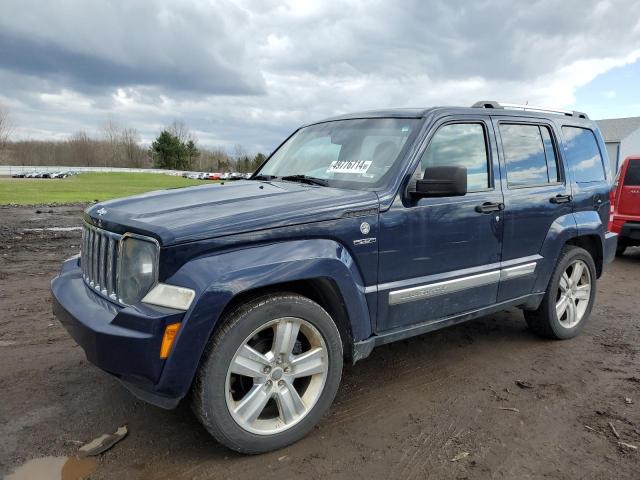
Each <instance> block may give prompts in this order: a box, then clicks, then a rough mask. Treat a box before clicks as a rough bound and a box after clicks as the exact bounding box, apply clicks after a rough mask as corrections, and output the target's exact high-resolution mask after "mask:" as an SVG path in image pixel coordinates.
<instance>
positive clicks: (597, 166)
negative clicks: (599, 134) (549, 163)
mask: <svg viewBox="0 0 640 480" xmlns="http://www.w3.org/2000/svg"><path fill="white" fill-rule="evenodd" d="M562 133H563V135H564V139H565V141H566V143H567V160H568V162H569V166H570V167H571V170H572V171H573V176H574V178H575V181H576V182H577V183H588V182H601V181H603V180H604V179H605V178H606V177H605V173H604V165H603V163H602V155H601V154H600V149H599V148H598V142H597V141H596V136H595V135H594V134H593V132H592V131H591V130H589V129H588V128H580V127H568V126H564V127H562Z"/></svg>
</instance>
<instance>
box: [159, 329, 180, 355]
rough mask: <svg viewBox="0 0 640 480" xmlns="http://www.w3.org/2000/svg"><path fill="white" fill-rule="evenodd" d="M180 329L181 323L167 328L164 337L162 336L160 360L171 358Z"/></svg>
mask: <svg viewBox="0 0 640 480" xmlns="http://www.w3.org/2000/svg"><path fill="white" fill-rule="evenodd" d="M179 328H180V324H179V323H171V324H169V325H167V326H166V327H165V329H164V335H163V336H162V345H160V358H167V357H168V356H169V352H171V347H172V346H173V341H174V340H175V338H176V335H177V334H178V329H179Z"/></svg>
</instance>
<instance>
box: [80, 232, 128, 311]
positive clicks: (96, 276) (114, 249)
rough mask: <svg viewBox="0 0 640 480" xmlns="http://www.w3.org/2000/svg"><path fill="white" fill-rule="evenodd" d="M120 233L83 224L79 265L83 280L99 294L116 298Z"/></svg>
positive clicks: (112, 298)
mask: <svg viewBox="0 0 640 480" xmlns="http://www.w3.org/2000/svg"><path fill="white" fill-rule="evenodd" d="M121 238H122V235H118V234H117V233H113V232H109V231H107V230H103V229H101V228H97V227H94V226H93V225H89V224H86V223H85V224H84V228H83V230H82V245H81V248H80V267H81V269H82V276H83V278H84V281H85V282H86V283H87V285H89V287H91V288H92V289H93V290H95V291H96V292H97V293H99V294H100V295H102V296H104V297H107V298H109V299H111V300H116V301H117V299H118V292H117V281H116V280H117V274H118V272H117V267H118V252H119V248H120V239H121Z"/></svg>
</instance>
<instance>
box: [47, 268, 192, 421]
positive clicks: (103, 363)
mask: <svg viewBox="0 0 640 480" xmlns="http://www.w3.org/2000/svg"><path fill="white" fill-rule="evenodd" d="M51 293H52V295H53V313H54V314H55V316H56V317H57V318H58V320H59V321H60V322H61V323H62V325H63V326H64V327H65V328H66V329H67V331H68V332H69V334H70V335H71V336H72V337H73V339H74V340H75V341H76V342H77V343H78V345H80V346H81V347H82V349H83V350H84V352H85V355H86V357H87V359H88V360H89V361H90V362H91V363H93V364H94V365H96V366H98V367H99V368H101V369H102V370H105V371H106V372H108V373H110V374H112V375H115V376H116V377H118V378H119V379H120V380H121V381H122V383H124V384H125V386H127V388H129V390H131V391H132V392H133V393H134V394H135V395H136V396H138V397H140V398H141V399H142V400H145V401H147V402H149V403H152V404H155V405H158V406H160V407H163V408H173V407H175V406H176V405H177V404H178V402H179V401H180V399H181V396H176V395H175V394H172V393H171V392H163V391H159V390H157V389H156V385H157V384H158V382H159V380H160V377H161V374H162V370H163V368H164V364H165V360H162V359H161V358H160V355H159V352H160V344H161V342H162V336H163V334H164V328H165V326H166V325H168V324H170V323H176V322H180V321H181V320H182V318H183V316H184V312H182V311H178V310H173V309H169V308H163V307H152V306H148V305H144V304H143V305H137V306H130V307H121V306H117V305H115V304H113V303H111V302H109V301H108V300H105V299H103V298H102V297H100V296H98V295H97V294H95V293H94V292H93V291H92V290H91V289H90V288H89V287H87V285H86V284H85V282H84V280H83V279H82V273H81V271H80V268H79V265H78V257H73V258H71V259H69V260H67V261H66V262H65V263H64V264H63V267H62V270H61V272H60V275H58V276H57V277H55V278H54V279H53V280H52V282H51Z"/></svg>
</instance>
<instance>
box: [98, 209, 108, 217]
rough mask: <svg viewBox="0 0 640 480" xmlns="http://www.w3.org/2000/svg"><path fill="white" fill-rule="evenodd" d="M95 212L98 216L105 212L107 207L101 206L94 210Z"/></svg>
mask: <svg viewBox="0 0 640 480" xmlns="http://www.w3.org/2000/svg"><path fill="white" fill-rule="evenodd" d="M96 213H97V214H98V215H100V216H103V215H104V214H106V213H107V209H106V208H104V207H102V208H101V209H100V210H98V211H96Z"/></svg>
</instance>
